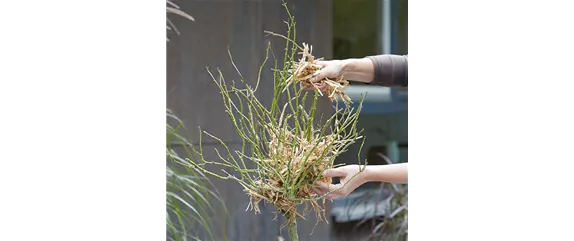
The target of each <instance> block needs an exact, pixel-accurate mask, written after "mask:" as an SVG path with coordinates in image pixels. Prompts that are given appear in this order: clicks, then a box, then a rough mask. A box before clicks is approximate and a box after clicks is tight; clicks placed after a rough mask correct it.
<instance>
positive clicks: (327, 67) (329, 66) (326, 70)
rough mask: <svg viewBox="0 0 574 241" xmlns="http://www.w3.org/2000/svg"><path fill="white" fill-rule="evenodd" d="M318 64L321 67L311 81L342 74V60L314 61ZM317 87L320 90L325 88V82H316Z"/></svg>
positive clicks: (337, 76)
mask: <svg viewBox="0 0 574 241" xmlns="http://www.w3.org/2000/svg"><path fill="white" fill-rule="evenodd" d="M315 63H316V64H318V65H321V66H322V67H323V68H322V69H321V70H319V71H317V73H315V75H314V76H313V77H312V78H311V79H310V81H311V82H316V81H319V80H322V79H324V78H329V79H336V78H339V77H341V75H343V61H342V60H328V61H316V62H315ZM318 89H319V90H321V91H322V92H325V91H326V90H327V84H323V83H321V84H318Z"/></svg>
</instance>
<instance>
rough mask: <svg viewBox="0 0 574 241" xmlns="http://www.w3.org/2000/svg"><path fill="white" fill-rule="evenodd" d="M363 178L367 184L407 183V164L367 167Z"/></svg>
mask: <svg viewBox="0 0 574 241" xmlns="http://www.w3.org/2000/svg"><path fill="white" fill-rule="evenodd" d="M364 172H365V177H366V180H367V181H368V182H392V183H408V180H409V179H408V163H399V164H389V165H367V166H366V168H365V170H364Z"/></svg>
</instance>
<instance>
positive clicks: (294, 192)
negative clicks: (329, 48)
mask: <svg viewBox="0 0 574 241" xmlns="http://www.w3.org/2000/svg"><path fill="white" fill-rule="evenodd" d="M283 5H284V7H285V8H286V9H287V13H288V16H289V22H287V28H288V30H287V36H283V35H279V34H273V35H277V36H281V37H283V38H284V39H286V40H287V41H286V46H285V55H284V58H283V63H284V64H283V65H284V66H283V68H281V69H278V66H277V65H278V64H277V59H276V58H275V64H274V71H273V77H274V90H273V99H272V101H271V107H270V108H267V107H265V106H264V104H263V103H262V102H261V101H259V99H258V98H257V97H256V95H255V93H256V91H257V89H258V86H259V81H260V77H261V72H262V70H263V66H264V65H265V63H266V62H267V60H268V57H269V51H270V49H271V45H270V44H269V45H268V46H267V51H266V57H265V60H264V61H263V64H262V65H261V66H260V68H259V74H258V77H257V81H256V83H255V87H252V86H251V85H250V84H248V83H247V81H245V80H244V78H243V76H242V75H241V72H240V71H239V70H238V69H237V67H236V65H235V63H234V62H233V58H232V55H231V52H229V57H230V60H231V63H232V64H233V66H234V67H235V69H236V70H237V73H238V74H239V76H240V81H241V85H242V86H241V87H239V86H238V85H236V84H235V82H232V83H231V84H229V83H227V82H226V81H225V78H224V77H223V73H222V72H221V70H219V69H218V70H217V77H216V75H215V74H214V73H213V72H212V71H211V70H209V69H208V72H209V74H210V75H211V77H212V79H213V81H214V82H215V83H216V85H217V86H218V87H219V91H220V94H221V96H222V99H223V103H224V106H225V111H226V113H227V114H228V116H229V119H230V120H231V123H232V124H233V126H234V127H235V129H236V131H237V133H238V134H239V137H240V138H241V141H242V145H241V150H231V149H230V148H229V147H228V146H227V144H226V143H225V142H224V141H222V140H221V139H219V138H217V137H215V136H214V135H211V134H210V133H208V132H206V131H203V133H204V134H205V135H207V136H209V137H210V138H213V139H215V140H216V141H218V142H219V143H220V144H221V145H222V146H223V149H224V152H223V153H222V152H221V151H220V150H219V149H215V151H216V154H217V155H218V157H219V160H217V161H213V160H206V159H205V157H204V155H203V148H202V146H201V138H202V136H201V135H200V141H199V143H200V145H199V147H198V148H193V150H194V152H195V153H196V154H197V156H198V160H202V161H201V163H198V162H192V163H191V164H192V165H194V167H195V168H198V169H201V170H202V171H203V172H205V173H208V174H210V175H213V176H216V177H219V178H222V179H231V180H235V181H236V182H238V183H239V184H240V185H241V186H242V187H243V188H244V190H245V192H246V193H247V194H248V195H249V197H250V204H249V206H248V209H249V208H251V209H252V210H254V211H255V212H256V213H258V212H259V211H260V210H259V206H258V203H259V202H261V201H265V202H267V203H271V204H273V205H274V206H276V207H277V209H278V210H279V212H280V213H281V214H283V215H285V217H286V219H287V223H286V224H285V225H286V226H288V230H289V237H290V240H298V234H297V218H304V215H305V213H307V212H314V213H315V214H316V216H317V220H318V222H319V221H321V220H325V221H326V219H325V210H324V205H325V199H323V200H322V202H320V200H321V198H322V197H319V196H317V195H316V194H314V193H313V192H312V191H311V187H313V186H314V183H315V182H316V181H318V180H323V181H325V182H330V181H331V180H330V179H329V178H325V177H323V176H322V175H321V174H322V172H323V171H324V170H325V169H327V168H332V167H333V166H334V164H333V163H334V160H335V158H336V157H337V156H338V155H340V154H341V153H343V152H345V151H346V150H347V147H348V146H349V145H351V144H353V143H354V142H356V141H357V140H359V139H361V138H362V137H361V136H360V131H358V130H357V126H356V125H357V120H358V116H359V113H360V110H361V108H362V100H361V101H360V103H359V104H358V107H357V109H354V108H353V107H352V106H350V105H344V106H339V102H338V100H337V99H334V100H335V106H334V107H335V113H334V114H333V115H332V116H330V117H329V118H328V119H327V120H326V121H325V122H324V123H322V124H323V125H322V126H321V125H317V124H315V121H316V120H317V119H318V118H319V117H318V114H317V113H316V108H317V101H318V99H319V98H320V95H321V94H320V93H319V91H318V90H315V91H307V90H306V89H307V87H308V85H309V84H313V83H310V82H308V78H301V76H300V75H306V76H308V75H309V73H312V71H314V70H313V69H311V70H309V69H307V67H309V66H310V67H311V68H316V66H314V65H313V60H314V58H313V56H312V55H311V53H310V51H309V52H308V51H307V45H305V46H306V47H304V48H301V47H300V46H299V45H298V44H297V43H296V30H295V21H294V19H293V16H291V14H290V13H289V9H288V8H287V6H286V4H285V3H284V4H283ZM268 33H270V32H268ZM298 51H302V52H301V53H302V54H303V58H302V59H300V60H299V61H297V62H296V61H294V59H295V55H296V54H297V53H298ZM301 66H304V67H301ZM293 80H296V81H299V82H300V84H299V85H298V84H294V83H295V82H294V81H293ZM334 90H335V91H333V93H330V95H331V96H335V95H337V94H338V95H339V96H345V95H342V90H344V89H341V87H336V88H335V89H334ZM309 95H312V97H310V98H312V100H311V101H312V104H311V107H310V110H307V109H306V108H305V107H304V105H305V103H307V100H308V99H307V98H309ZM347 98H348V97H347ZM321 119H322V116H321ZM200 133H201V132H200ZM361 147H362V145H361ZM249 163H251V164H255V165H248V164H249ZM206 165H216V166H219V167H222V168H227V169H231V170H232V172H233V174H232V173H229V172H227V171H225V170H223V169H222V173H221V174H219V173H216V172H212V171H209V170H208V169H207V168H206ZM249 166H254V167H252V168H251V167H249ZM301 204H303V205H304V206H305V209H304V210H303V211H302V212H299V211H298V209H297V207H298V205H301Z"/></svg>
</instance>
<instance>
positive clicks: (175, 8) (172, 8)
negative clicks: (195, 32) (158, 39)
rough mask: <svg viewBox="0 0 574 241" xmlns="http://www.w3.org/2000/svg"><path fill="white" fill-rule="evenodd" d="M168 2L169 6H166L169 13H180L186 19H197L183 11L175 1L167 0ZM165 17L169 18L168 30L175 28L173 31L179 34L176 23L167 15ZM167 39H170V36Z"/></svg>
mask: <svg viewBox="0 0 574 241" xmlns="http://www.w3.org/2000/svg"><path fill="white" fill-rule="evenodd" d="M166 2H167V3H166V4H167V6H166V10H167V13H171V14H175V15H178V16H180V17H184V18H186V19H189V20H191V21H195V19H194V18H193V17H192V16H191V15H189V14H187V13H186V12H184V11H182V10H181V9H180V8H179V6H177V5H176V4H175V3H173V1H170V0H166ZM165 19H166V20H167V25H166V27H167V30H172V29H173V31H175V33H177V34H178V35H179V30H177V28H176V27H175V24H173V23H172V22H171V21H170V20H169V18H168V17H167V16H166V18H165ZM167 41H169V38H168V39H167Z"/></svg>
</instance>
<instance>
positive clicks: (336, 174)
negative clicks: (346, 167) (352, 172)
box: [323, 168, 347, 177]
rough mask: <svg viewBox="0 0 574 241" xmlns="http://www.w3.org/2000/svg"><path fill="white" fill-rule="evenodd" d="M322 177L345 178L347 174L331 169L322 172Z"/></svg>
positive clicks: (337, 169)
mask: <svg viewBox="0 0 574 241" xmlns="http://www.w3.org/2000/svg"><path fill="white" fill-rule="evenodd" d="M323 176H324V177H345V176H347V173H346V172H344V171H343V170H341V169H339V168H331V169H327V170H325V171H323Z"/></svg>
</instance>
